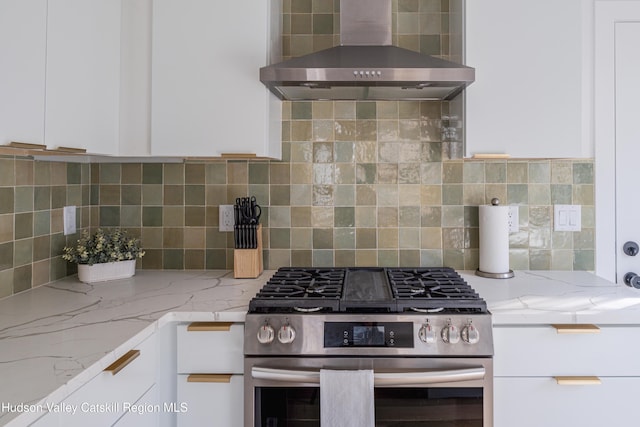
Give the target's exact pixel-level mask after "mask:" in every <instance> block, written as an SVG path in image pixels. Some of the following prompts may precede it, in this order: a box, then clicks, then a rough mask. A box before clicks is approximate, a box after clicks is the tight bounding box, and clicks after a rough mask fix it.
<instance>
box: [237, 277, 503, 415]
mask: <svg viewBox="0 0 640 427" xmlns="http://www.w3.org/2000/svg"><path fill="white" fill-rule="evenodd" d="M244 349H245V350H244V351H245V425H246V426H251V427H254V426H260V427H266V426H278V427H282V426H319V425H320V410H319V406H320V404H319V401H318V391H319V377H320V375H319V371H320V369H337V370H342V369H344V370H356V369H371V370H373V372H374V385H375V417H376V426H378V427H382V426H394V427H400V426H425V427H427V426H482V427H488V426H492V424H493V415H492V405H493V401H492V389H493V365H492V355H493V339H492V333H491V315H490V313H489V312H488V310H487V307H486V303H485V301H484V300H482V298H480V297H479V296H478V294H477V293H476V292H475V291H474V290H473V289H472V288H471V287H470V286H469V285H468V284H467V283H466V282H465V281H464V280H463V279H462V278H461V277H460V275H459V274H458V273H457V272H455V271H454V270H452V269H449V268H310V269H308V268H281V269H279V270H278V271H277V272H276V273H275V274H274V275H273V277H271V278H270V279H269V281H268V282H267V283H266V284H265V286H264V287H263V288H262V289H261V290H260V291H259V292H258V294H257V295H256V297H255V298H253V299H252V300H251V302H250V305H249V312H248V314H247V317H246V323H245V343H244Z"/></svg>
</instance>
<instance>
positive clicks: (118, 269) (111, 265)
mask: <svg viewBox="0 0 640 427" xmlns="http://www.w3.org/2000/svg"><path fill="white" fill-rule="evenodd" d="M134 274H136V260H135V259H132V260H128V261H117V262H106V263H103V264H93V265H87V264H78V279H79V280H80V281H81V282H84V283H93V282H104V281H107V280H116V279H125V278H127V277H131V276H133V275H134Z"/></svg>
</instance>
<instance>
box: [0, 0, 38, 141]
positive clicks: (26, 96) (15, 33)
mask: <svg viewBox="0 0 640 427" xmlns="http://www.w3.org/2000/svg"><path fill="white" fill-rule="evenodd" d="M46 28H47V0H2V1H0V58H1V60H0V61H1V62H2V66H0V144H7V143H9V142H11V141H18V142H28V143H33V144H43V141H44V80H45V78H44V75H45V74H44V73H45V51H46V45H47V38H46Z"/></svg>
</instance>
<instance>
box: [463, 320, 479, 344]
mask: <svg viewBox="0 0 640 427" xmlns="http://www.w3.org/2000/svg"><path fill="white" fill-rule="evenodd" d="M460 336H461V337H462V341H464V342H466V343H467V344H477V343H478V341H480V333H478V330H477V329H476V327H475V326H473V324H472V323H471V322H469V324H468V325H466V326H465V327H464V328H462V332H460Z"/></svg>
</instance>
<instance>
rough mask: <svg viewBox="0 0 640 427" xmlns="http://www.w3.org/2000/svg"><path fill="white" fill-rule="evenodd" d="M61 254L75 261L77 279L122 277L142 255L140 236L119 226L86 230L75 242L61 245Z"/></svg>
mask: <svg viewBox="0 0 640 427" xmlns="http://www.w3.org/2000/svg"><path fill="white" fill-rule="evenodd" d="M63 251H64V253H63V255H62V258H63V259H65V260H67V261H69V262H75V263H76V264H78V279H79V280H80V281H81V282H85V283H93V282H102V281H106V280H115V279H124V278H127V277H131V276H133V275H134V274H135V272H136V259H138V258H142V257H143V256H144V251H143V250H142V248H141V247H140V240H139V239H137V238H135V237H129V236H127V232H126V231H123V230H120V229H113V230H103V229H101V228H99V229H98V230H97V231H96V232H95V233H94V234H93V235H90V234H89V231H88V230H86V229H85V230H84V231H83V232H82V237H81V238H80V239H79V240H78V243H77V244H76V245H75V246H65V247H64V249H63Z"/></svg>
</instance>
